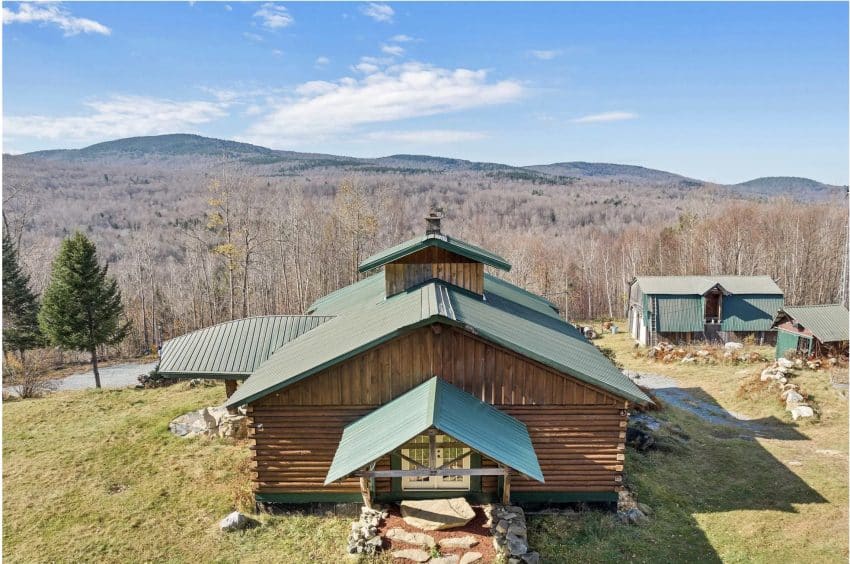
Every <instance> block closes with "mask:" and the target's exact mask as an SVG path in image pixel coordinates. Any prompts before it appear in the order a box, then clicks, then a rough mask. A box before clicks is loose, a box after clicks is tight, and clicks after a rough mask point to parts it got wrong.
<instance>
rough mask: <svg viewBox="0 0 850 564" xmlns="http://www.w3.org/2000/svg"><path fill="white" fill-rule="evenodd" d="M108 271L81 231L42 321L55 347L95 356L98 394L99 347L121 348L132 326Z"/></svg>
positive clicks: (56, 277)
mask: <svg viewBox="0 0 850 564" xmlns="http://www.w3.org/2000/svg"><path fill="white" fill-rule="evenodd" d="M108 268H109V266H108V265H104V266H100V264H99V262H98V258H97V248H96V247H95V245H94V243H93V242H91V241H90V240H89V239H88V237H86V236H85V235H83V234H82V233H80V232H79V231H78V232H76V233H75V234H74V235H72V236H71V237H69V238H67V239H65V240H64V241H62V246H61V247H60V249H59V254H58V255H57V256H56V259H54V261H53V271H52V273H51V277H50V285H49V286H48V287H47V290H45V292H44V299H43V302H42V305H41V311H40V312H39V315H38V321H39V323H40V325H41V329H42V331H43V332H44V334H45V335H47V336H48V337H49V338H50V340H51V341H52V342H53V343H54V344H56V345H59V346H61V347H64V348H66V349H75V350H79V351H87V352H89V353H90V354H91V363H92V370H93V371H94V383H95V386H96V387H98V388H100V373H99V372H98V369H97V347H98V346H100V345H115V344H118V343H120V342H121V341H122V340H123V339H124V337H125V336H126V335H127V328H128V325H129V324H128V323H122V321H121V314H122V312H123V310H124V306H123V305H122V303H121V291H120V290H119V289H118V283H117V282H116V281H115V279H114V278H112V277H111V276H107V270H108Z"/></svg>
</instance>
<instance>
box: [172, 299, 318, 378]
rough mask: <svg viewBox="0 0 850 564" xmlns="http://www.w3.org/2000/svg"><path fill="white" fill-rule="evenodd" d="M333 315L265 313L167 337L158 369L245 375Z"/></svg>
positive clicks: (191, 374) (180, 373)
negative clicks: (282, 346) (285, 345)
mask: <svg viewBox="0 0 850 564" xmlns="http://www.w3.org/2000/svg"><path fill="white" fill-rule="evenodd" d="M330 319H333V317H331V316H316V315H266V316H262V317H248V318H246V319H237V320H234V321H227V322H224V323H219V324H218V325H213V326H212V327H207V328H205V329H199V330H197V331H192V332H191V333H186V334H185V335H181V336H180V337H175V338H173V339H170V340H169V341H166V342H165V344H164V345H163V347H162V350H161V351H160V360H159V372H160V373H161V374H163V375H165V376H177V377H180V376H186V377H194V376H206V377H220V378H228V377H230V378H237V377H241V378H244V377H247V376H249V375H250V374H251V373H252V372H254V370H256V369H257V368H258V367H259V366H260V365H261V364H262V363H263V362H265V361H266V360H268V358H269V357H270V356H271V355H272V354H274V352H275V351H276V350H277V349H279V348H280V347H281V345H283V344H284V343H287V342H289V341H292V340H293V339H296V338H298V337H299V336H301V335H303V334H304V333H306V332H308V331H310V330H312V329H315V328H316V327H318V326H319V325H321V324H322V323H324V322H326V321H328V320H330Z"/></svg>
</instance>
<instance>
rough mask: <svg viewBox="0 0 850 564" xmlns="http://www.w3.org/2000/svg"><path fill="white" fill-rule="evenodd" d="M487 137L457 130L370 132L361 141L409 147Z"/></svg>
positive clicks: (480, 133)
mask: <svg viewBox="0 0 850 564" xmlns="http://www.w3.org/2000/svg"><path fill="white" fill-rule="evenodd" d="M487 137H488V135H487V134H486V133H484V132H481V131H464V130H458V129H424V130H419V131H371V132H369V133H367V134H365V135H364V136H363V137H362V140H363V141H392V142H395V143H407V144H411V145H416V144H420V145H445V144H449V143H462V142H466V141H478V140H480V139H486V138H487Z"/></svg>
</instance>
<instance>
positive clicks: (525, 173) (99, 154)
mask: <svg viewBox="0 0 850 564" xmlns="http://www.w3.org/2000/svg"><path fill="white" fill-rule="evenodd" d="M24 156H25V157H28V158H46V159H52V160H71V161H76V160H89V159H104V158H106V159H110V158H114V159H116V160H120V159H131V160H132V159H140V158H141V159H144V158H148V157H151V156H165V157H176V158H180V157H191V156H204V157H212V158H215V157H225V158H236V159H239V160H240V161H242V162H244V163H246V164H247V165H253V166H264V165H269V166H273V167H275V168H276V170H277V171H278V174H283V175H290V176H292V175H300V174H303V173H305V172H306V171H308V170H313V169H337V170H340V169H342V170H351V171H362V172H375V173H381V172H388V173H401V174H441V173H452V172H470V173H480V174H482V175H483V176H486V177H490V178H497V179H504V180H512V181H520V182H522V181H528V182H532V183H548V184H555V185H565V184H570V183H573V182H576V181H605V182H614V183H619V184H624V185H635V186H648V185H653V186H659V187H673V188H679V189H692V188H703V187H705V188H719V189H721V190H728V191H730V192H733V193H735V194H740V195H744V196H750V197H770V196H789V197H794V198H799V199H809V198H812V199H823V198H829V197H833V196H836V195H839V194H841V193H842V192H843V193H846V190H847V189H846V187H839V186H830V185H828V184H823V183H821V182H817V181H816V180H811V179H809V178H794V177H785V176H777V177H764V178H756V179H754V180H750V181H748V182H742V183H740V184H734V185H726V186H723V185H717V184H714V183H711V182H706V181H703V180H699V179H694V178H688V177H686V176H682V175H680V174H675V173H672V172H667V171H663V170H655V169H651V168H646V167H642V166H634V165H623V164H613V163H588V162H582V161H575V162H558V163H552V164H541V165H532V166H525V167H519V166H511V165H506V164H501V163H487V162H475V161H467V160H463V159H453V158H447V157H435V156H429V155H406V154H398V155H390V156H387V157H377V158H355V157H346V156H337V155H327V154H320V153H299V152H295V151H282V150H276V149H269V148H268V147H261V146H259V145H251V144H249V143H240V142H238V141H228V140H225V139H214V138H210V137H202V136H200V135H190V134H184V133H177V134H170V135H153V136H147V137H129V138H126V139H117V140H114V141H106V142H103V143H97V144H95V145H91V146H89V147H85V148H83V149H58V150H49V151H37V152H33V153H27V154H26V155H24Z"/></svg>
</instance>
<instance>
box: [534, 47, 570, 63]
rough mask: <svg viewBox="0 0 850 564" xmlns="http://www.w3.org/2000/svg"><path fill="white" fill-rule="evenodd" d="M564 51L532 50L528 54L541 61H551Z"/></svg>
mask: <svg viewBox="0 0 850 564" xmlns="http://www.w3.org/2000/svg"><path fill="white" fill-rule="evenodd" d="M561 53H562V51H560V50H557V49H550V50H532V51H529V52H528V54H529V55H531V56H532V57H534V58H535V59H540V60H541V61H551V60H552V59H554V58H555V57H557V56H558V55H560V54H561Z"/></svg>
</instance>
